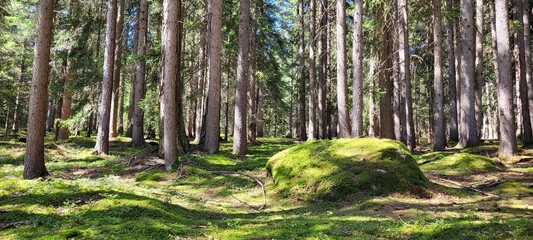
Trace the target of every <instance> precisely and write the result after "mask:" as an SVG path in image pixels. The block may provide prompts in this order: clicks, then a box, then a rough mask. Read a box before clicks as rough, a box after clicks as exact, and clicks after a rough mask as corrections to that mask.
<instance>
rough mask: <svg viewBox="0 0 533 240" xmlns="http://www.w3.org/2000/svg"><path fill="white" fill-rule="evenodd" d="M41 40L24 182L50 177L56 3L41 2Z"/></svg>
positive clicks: (35, 65)
mask: <svg viewBox="0 0 533 240" xmlns="http://www.w3.org/2000/svg"><path fill="white" fill-rule="evenodd" d="M38 12H39V18H38V21H37V37H36V39H35V48H34V49H35V50H34V58H33V77H32V81H31V88H30V101H29V111H28V133H27V136H26V139H27V142H28V143H31V144H26V154H25V157H24V173H23V177H24V179H34V178H38V177H44V176H46V175H48V171H47V170H46V167H45V165H44V136H45V133H46V132H45V130H46V129H45V120H46V99H47V98H48V64H49V62H50V45H51V43H52V37H53V36H52V27H53V19H54V1H53V0H41V1H39V5H38Z"/></svg>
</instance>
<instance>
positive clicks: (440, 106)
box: [433, 0, 446, 151]
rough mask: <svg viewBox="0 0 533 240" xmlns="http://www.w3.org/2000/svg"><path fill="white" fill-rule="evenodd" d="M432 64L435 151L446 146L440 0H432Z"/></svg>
mask: <svg viewBox="0 0 533 240" xmlns="http://www.w3.org/2000/svg"><path fill="white" fill-rule="evenodd" d="M433 41H434V43H433V55H434V58H433V65H434V76H433V77H434V79H433V87H434V91H435V99H434V100H433V103H434V104H435V107H434V112H435V116H434V118H433V120H434V121H435V123H434V125H433V126H434V128H435V130H434V132H435V144H434V146H433V149H434V150H435V151H442V150H444V147H446V133H445V131H444V82H443V77H442V13H441V0H433Z"/></svg>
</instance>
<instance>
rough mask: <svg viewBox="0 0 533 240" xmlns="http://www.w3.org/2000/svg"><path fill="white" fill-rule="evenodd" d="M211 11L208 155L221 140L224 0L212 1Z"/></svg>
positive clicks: (207, 123)
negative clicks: (221, 67) (221, 59)
mask: <svg viewBox="0 0 533 240" xmlns="http://www.w3.org/2000/svg"><path fill="white" fill-rule="evenodd" d="M210 3H211V4H210V5H211V6H210V9H209V12H210V13H211V14H210V17H211V19H210V21H209V22H210V26H211V27H210V30H211V31H210V37H209V40H208V42H209V81H208V90H207V104H206V114H205V116H206V117H205V120H204V122H205V124H206V125H205V128H204V129H203V130H202V135H205V138H204V139H203V141H201V145H203V146H204V151H205V152H207V153H210V154H211V153H215V152H217V151H218V148H219V139H220V95H221V91H220V76H221V75H220V54H221V47H222V0H212V1H211V2H210Z"/></svg>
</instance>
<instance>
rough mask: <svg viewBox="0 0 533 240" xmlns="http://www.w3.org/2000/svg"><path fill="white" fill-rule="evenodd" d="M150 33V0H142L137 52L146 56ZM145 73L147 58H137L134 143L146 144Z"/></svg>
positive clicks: (133, 120)
mask: <svg viewBox="0 0 533 240" xmlns="http://www.w3.org/2000/svg"><path fill="white" fill-rule="evenodd" d="M147 34H148V1H147V0H141V7H140V11H139V40H138V43H137V44H138V49H137V54H138V55H140V56H144V55H145V54H146V44H147V39H146V38H147ZM145 75H146V60H145V59H144V58H141V59H139V60H137V71H136V77H135V101H134V103H133V104H134V110H133V112H134V114H133V119H132V122H133V129H132V136H131V137H132V143H133V144H134V145H144V144H145V141H144V111H143V109H142V107H141V106H140V103H141V101H142V100H143V99H144V95H145V90H144V89H145Z"/></svg>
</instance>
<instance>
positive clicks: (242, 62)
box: [233, 0, 250, 157]
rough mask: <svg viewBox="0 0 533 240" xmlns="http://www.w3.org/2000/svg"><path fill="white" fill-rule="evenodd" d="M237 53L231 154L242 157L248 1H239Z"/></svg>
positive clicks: (246, 83) (247, 62)
mask: <svg viewBox="0 0 533 240" xmlns="http://www.w3.org/2000/svg"><path fill="white" fill-rule="evenodd" d="M239 16H240V17H239V19H240V20H239V52H238V56H237V82H236V87H235V89H236V91H235V119H234V121H235V124H234V125H233V152H234V153H235V155H237V156H240V157H244V156H245V155H246V151H247V148H248V145H247V143H248V141H247V138H246V134H247V132H248V131H247V126H246V124H247V121H246V110H247V103H248V101H247V98H246V94H247V90H248V70H249V65H248V64H249V58H248V57H249V49H250V38H249V35H250V30H248V27H249V25H250V0H241V1H240V6H239Z"/></svg>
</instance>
